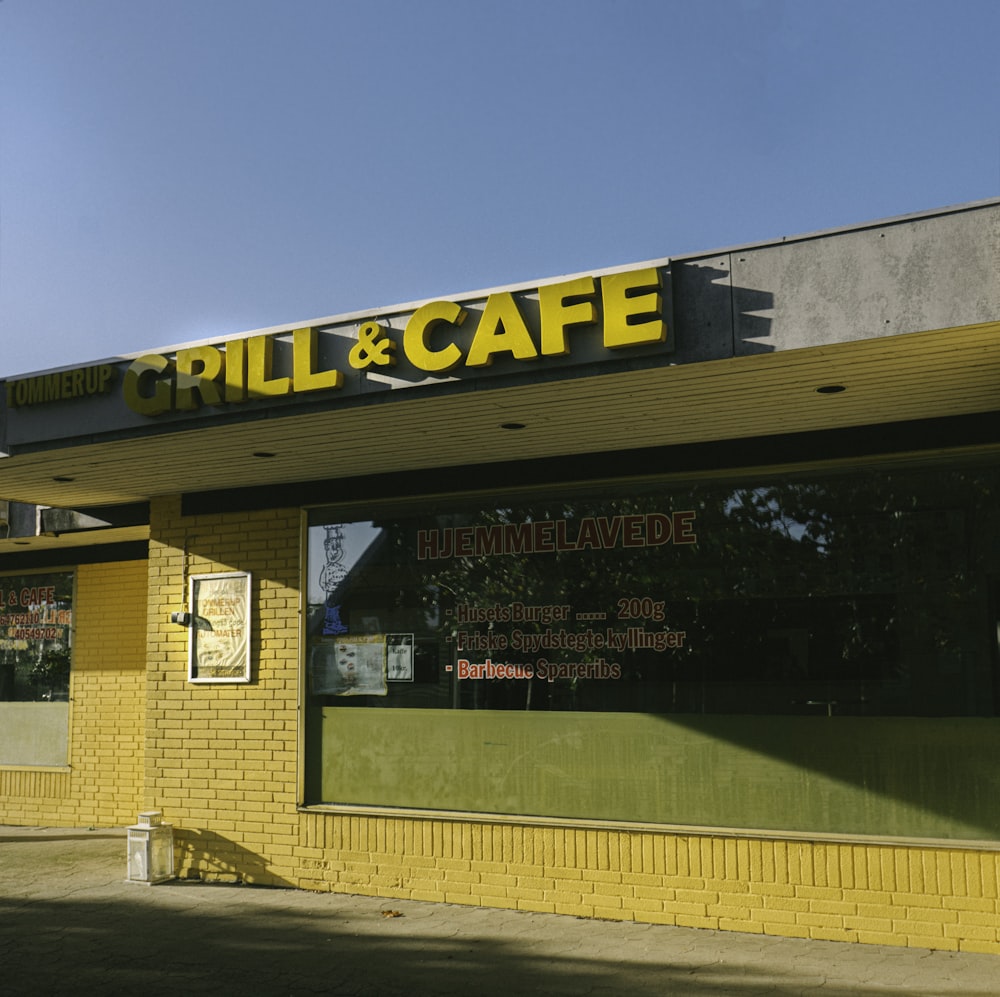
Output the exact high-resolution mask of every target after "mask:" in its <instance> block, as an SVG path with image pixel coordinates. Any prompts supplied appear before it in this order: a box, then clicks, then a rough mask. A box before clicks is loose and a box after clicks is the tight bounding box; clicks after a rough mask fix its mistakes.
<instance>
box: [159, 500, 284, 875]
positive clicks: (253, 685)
mask: <svg viewBox="0 0 1000 997" xmlns="http://www.w3.org/2000/svg"><path fill="white" fill-rule="evenodd" d="M151 522H152V528H151V538H150V550H149V648H148V655H149V665H148V668H149V671H148V700H147V715H146V749H147V754H146V782H145V785H146V797H145V805H146V807H148V808H151V809H157V810H162V811H163V814H164V820H165V821H167V822H169V823H172V824H173V825H174V826H175V828H176V829H177V833H176V841H177V853H178V863H179V868H180V872H181V874H182V875H200V876H202V877H205V878H221V879H227V878H239V879H243V880H246V881H248V882H259V883H268V884H281V883H290V882H292V880H293V878H294V877H293V870H292V865H291V856H292V852H293V849H294V844H295V841H296V837H297V824H298V817H297V814H296V810H295V805H296V793H297V757H298V741H297V737H298V734H297V729H298V728H297V695H298V692H297V690H298V675H299V659H298V644H299V629H298V626H299V623H298V621H299V593H298V576H299V538H300V525H299V512H298V510H294V509H293V510H283V511H280V512H275V511H269V512H264V513H252V514H230V515H213V516H198V517H181V516H180V503H179V499H176V498H166V499H158V500H155V501H154V502H153V505H152V510H151ZM218 571H249V572H250V573H251V575H252V605H253V612H252V614H251V619H252V626H251V654H252V662H253V665H252V681H251V682H250V683H248V684H192V683H190V682H188V680H187V640H188V633H187V630H186V629H185V628H183V627H180V626H177V625H176V624H173V623H170V622H169V616H170V612H171V611H176V610H181V609H184V608H185V607H186V603H187V579H188V578H189V577H190V575H192V574H205V573H209V572H218Z"/></svg>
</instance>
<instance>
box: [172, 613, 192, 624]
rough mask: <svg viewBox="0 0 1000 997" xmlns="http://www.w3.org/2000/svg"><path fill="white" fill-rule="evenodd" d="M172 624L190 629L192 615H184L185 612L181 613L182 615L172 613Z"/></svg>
mask: <svg viewBox="0 0 1000 997" xmlns="http://www.w3.org/2000/svg"><path fill="white" fill-rule="evenodd" d="M170 622H171V623H176V624H177V625H178V626H181V627H189V626H191V614H190V613H183V612H181V613H171V614H170Z"/></svg>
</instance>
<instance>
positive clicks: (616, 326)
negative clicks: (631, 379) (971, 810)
mask: <svg viewBox="0 0 1000 997" xmlns="http://www.w3.org/2000/svg"><path fill="white" fill-rule="evenodd" d="M661 286H662V285H661V283H660V271H659V270H657V269H656V267H647V268H646V269H644V270H632V271H630V272H628V273H614V274H606V275H605V276H604V277H602V278H601V296H602V298H603V301H604V345H605V346H606V347H607V348H608V349H609V350H617V349H621V348H622V347H623V346H644V345H646V344H648V343H662V342H663V341H664V339H666V338H667V324H666V322H664V321H663V299H662V297H661V295H660V288H661ZM643 319H645V321H642V320H643Z"/></svg>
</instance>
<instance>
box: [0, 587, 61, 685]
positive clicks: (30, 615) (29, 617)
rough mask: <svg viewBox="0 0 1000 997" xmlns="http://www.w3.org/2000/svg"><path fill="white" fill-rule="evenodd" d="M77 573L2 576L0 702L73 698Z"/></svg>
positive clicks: (0, 593)
mask: <svg viewBox="0 0 1000 997" xmlns="http://www.w3.org/2000/svg"><path fill="white" fill-rule="evenodd" d="M72 633H73V572H72V571H60V572H50V573H46V574H24V575H0V702H57V701H63V702H65V701H67V700H68V699H69V673H70V659H71V657H72Z"/></svg>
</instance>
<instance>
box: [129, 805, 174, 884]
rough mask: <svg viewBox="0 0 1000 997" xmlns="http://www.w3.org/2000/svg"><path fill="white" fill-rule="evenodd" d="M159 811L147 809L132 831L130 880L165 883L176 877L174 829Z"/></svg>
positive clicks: (130, 840)
mask: <svg viewBox="0 0 1000 997" xmlns="http://www.w3.org/2000/svg"><path fill="white" fill-rule="evenodd" d="M162 819H163V815H162V814H161V813H160V811H159V810H144V811H143V812H142V813H141V814H139V817H138V823H137V824H132V825H131V826H130V827H129V828H127V830H128V874H127V876H126V877H125V878H126V880H127V881H128V882H129V883H145V884H147V885H149V886H151V885H152V884H153V883H162V882H164V880H167V879H173V878H174V828H173V825H172V824H163V823H161V821H162Z"/></svg>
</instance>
